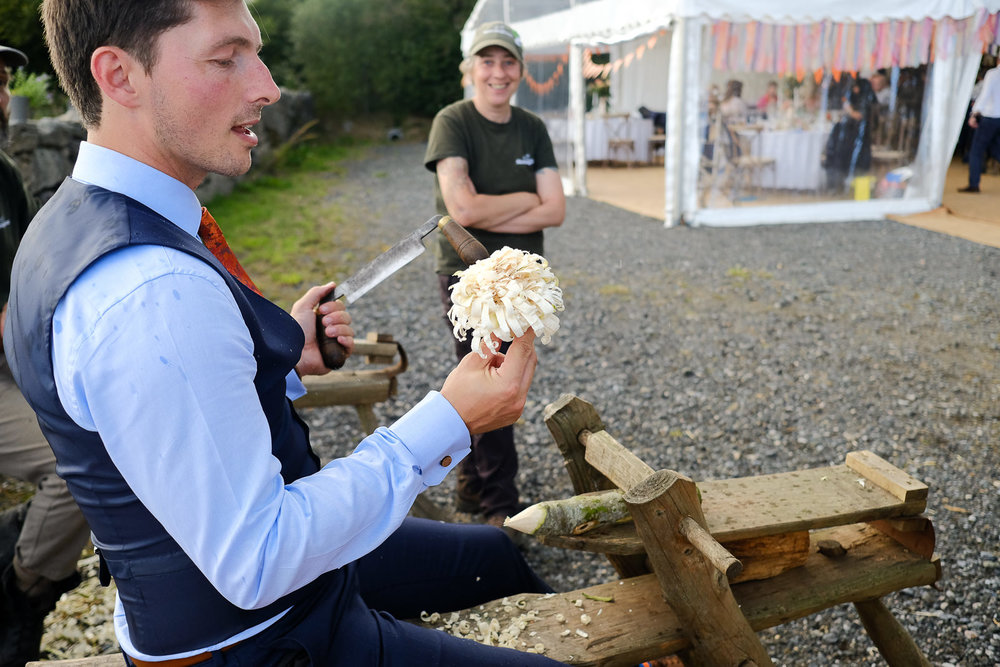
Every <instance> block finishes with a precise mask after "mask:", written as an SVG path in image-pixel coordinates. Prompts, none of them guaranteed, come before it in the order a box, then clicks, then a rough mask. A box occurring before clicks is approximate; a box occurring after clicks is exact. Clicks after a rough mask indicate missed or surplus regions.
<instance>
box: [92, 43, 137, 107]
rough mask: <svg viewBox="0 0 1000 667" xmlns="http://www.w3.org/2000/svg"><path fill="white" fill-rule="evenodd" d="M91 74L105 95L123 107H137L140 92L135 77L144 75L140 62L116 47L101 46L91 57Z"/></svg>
mask: <svg viewBox="0 0 1000 667" xmlns="http://www.w3.org/2000/svg"><path fill="white" fill-rule="evenodd" d="M90 74H91V76H93V77H94V80H95V81H96V82H97V85H98V86H99V87H100V88H101V91H102V92H103V93H104V95H105V96H106V97H107V98H108V99H110V100H112V101H114V102H117V103H118V104H120V105H122V106H123V107H128V108H132V107H135V106H136V104H137V100H138V90H137V88H136V86H135V85H134V82H133V77H135V76H137V75H143V74H144V69H143V67H142V65H141V64H139V62H138V61H137V60H136V59H135V58H133V57H132V56H130V55H129V54H128V53H126V52H125V51H123V50H122V49H120V48H118V47H116V46H101V47H99V48H97V49H96V50H95V51H94V53H93V55H92V56H91V57H90Z"/></svg>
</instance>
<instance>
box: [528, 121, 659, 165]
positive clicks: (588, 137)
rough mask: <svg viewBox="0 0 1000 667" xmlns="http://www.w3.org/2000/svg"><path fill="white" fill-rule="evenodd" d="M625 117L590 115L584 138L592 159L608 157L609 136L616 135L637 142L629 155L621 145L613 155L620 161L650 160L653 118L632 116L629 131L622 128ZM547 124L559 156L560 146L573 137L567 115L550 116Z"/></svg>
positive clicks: (588, 155)
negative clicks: (570, 135) (570, 133)
mask: <svg viewBox="0 0 1000 667" xmlns="http://www.w3.org/2000/svg"><path fill="white" fill-rule="evenodd" d="M624 123H625V119H624V118H621V117H610V118H601V117H599V116H598V117H593V118H587V120H586V125H585V129H584V142H585V146H586V151H587V160H588V161H601V160H606V159H608V139H610V138H612V137H614V136H616V135H617V136H620V137H621V138H628V139H631V140H632V141H633V142H634V145H635V150H634V151H633V153H632V155H631V156H629V153H628V151H627V150H622V149H618V150H616V151H614V152H613V153H612V155H611V157H612V158H613V159H614V160H616V161H623V162H624V161H625V160H629V159H631V160H633V161H635V162H649V138H650V137H652V136H653V121H652V119H650V118H639V117H638V116H637V117H635V118H629V119H628V127H627V132H626V131H625V130H624V129H623V128H622V125H623V124H624ZM545 125H546V127H548V129H549V137H550V138H551V139H552V144H553V146H555V147H556V153H557V155H556V157H559V154H558V152H559V150H560V148H559V146H560V145H565V144H566V143H567V142H568V141H569V127H568V123H567V121H566V118H565V117H562V116H560V117H551V116H550V117H546V118H545Z"/></svg>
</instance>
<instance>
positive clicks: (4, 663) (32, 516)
mask: <svg viewBox="0 0 1000 667" xmlns="http://www.w3.org/2000/svg"><path fill="white" fill-rule="evenodd" d="M27 63H28V58H27V57H26V56H25V55H24V54H23V53H22V52H21V51H18V50H17V49H14V48H11V47H9V46H3V45H0V138H2V140H4V141H5V140H6V136H7V127H8V125H7V121H8V116H7V114H8V110H9V109H8V107H9V105H10V89H9V88H8V83H9V80H10V75H11V70H12V69H14V68H17V67H23V66H24V65H26V64H27ZM34 214H35V202H34V198H33V197H32V196H31V194H30V193H29V192H28V191H27V189H26V188H25V185H24V180H23V179H22V177H21V173H20V171H19V170H18V167H17V164H15V162H14V160H13V159H11V157H10V156H9V155H7V154H6V153H5V152H4V151H3V150H2V149H0V333H2V332H3V330H4V325H5V323H6V319H7V294H8V293H9V291H10V271H11V265H12V264H13V261H14V253H15V252H17V246H18V244H19V243H20V240H21V237H22V236H23V235H24V232H25V230H26V229H27V228H28V223H29V222H30V221H31V217H32V216H33V215H34ZM0 473H2V474H4V475H7V476H9V477H14V478H16V479H20V480H23V481H25V482H29V483H30V484H31V485H32V486H33V487H34V489H35V492H34V494H33V495H32V497H31V499H30V500H29V501H28V502H27V503H25V504H21V505H18V506H16V507H12V508H10V509H8V510H6V511H4V512H0V667H23V665H24V663H26V662H28V661H31V660H36V659H38V656H39V653H40V644H41V641H42V631H43V628H44V622H45V617H46V616H47V615H48V613H49V612H50V611H52V610H53V609H54V608H55V606H56V602H57V601H58V600H59V597H60V596H61V595H62V594H63V593H65V592H66V591H69V590H72V589H73V588H76V586H77V584H79V583H80V574H79V572H77V569H76V564H77V561H78V560H79V559H80V553H81V552H82V551H83V548H84V547H85V546H86V545H87V542H88V540H89V539H90V528H89V527H88V526H87V521H86V519H84V518H83V514H82V513H81V512H80V508H79V507H77V505H76V502H75V501H74V500H73V496H72V495H70V492H69V489H68V488H67V487H66V482H64V481H63V480H62V479H61V478H60V477H59V476H58V475H57V474H56V457H55V455H54V454H53V453H52V448H51V447H49V443H48V442H46V441H45V436H44V435H42V432H41V430H40V429H39V427H38V420H37V419H36V418H35V413H34V411H33V410H32V409H31V407H30V406H29V405H28V404H27V403H26V402H25V400H24V397H23V396H21V392H20V390H18V388H17V385H16V384H15V383H14V378H13V377H12V376H11V373H10V369H9V368H8V367H7V357H6V354H5V353H4V350H3V346H2V345H0Z"/></svg>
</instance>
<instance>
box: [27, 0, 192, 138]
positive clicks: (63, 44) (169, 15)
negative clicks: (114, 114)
mask: <svg viewBox="0 0 1000 667" xmlns="http://www.w3.org/2000/svg"><path fill="white" fill-rule="evenodd" d="M197 1H198V0H45V1H44V2H43V3H42V21H43V23H44V26H45V41H46V43H47V44H48V47H49V55H50V57H51V58H52V64H53V66H54V67H55V70H56V73H57V74H58V75H59V81H60V83H61V84H62V87H63V90H65V91H66V93H67V94H68V95H69V97H70V99H71V100H72V101H73V104H74V105H75V106H76V108H77V110H78V111H79V112H80V115H81V116H82V117H83V122H84V125H86V126H87V127H97V126H99V125H100V123H101V90H100V88H99V87H98V85H97V82H96V81H94V77H93V76H91V74H90V58H91V56H92V55H93V53H94V51H95V50H96V49H98V48H99V47H101V46H116V47H118V48H120V49H122V50H124V51H125V52H127V53H129V54H130V55H132V56H133V57H134V58H135V59H136V60H138V61H139V63H140V64H141V65H142V66H143V68H144V69H145V70H146V72H149V71H150V70H152V68H153V65H154V64H155V62H156V45H157V41H158V38H159V36H160V35H161V34H162V33H164V32H166V31H167V30H169V29H171V28H174V27H176V26H178V25H181V24H184V23H187V22H188V21H190V20H191V17H192V15H193V5H194V3H195V2H197Z"/></svg>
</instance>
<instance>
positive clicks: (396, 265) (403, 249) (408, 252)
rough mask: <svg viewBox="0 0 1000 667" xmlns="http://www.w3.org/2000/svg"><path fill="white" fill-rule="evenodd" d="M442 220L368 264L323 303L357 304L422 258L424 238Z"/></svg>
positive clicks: (435, 219)
mask: <svg viewBox="0 0 1000 667" xmlns="http://www.w3.org/2000/svg"><path fill="white" fill-rule="evenodd" d="M440 220H441V216H440V215H435V216H434V217H432V218H431V219H429V220H428V221H427V222H425V223H424V224H422V225H420V226H419V227H417V228H416V229H415V230H413V231H412V232H410V233H409V234H407V235H406V236H404V237H403V238H402V239H400V241H399V242H398V243H396V245H394V246H392V247H391V248H389V249H388V250H386V251H385V252H383V253H382V254H381V255H379V256H378V257H376V258H375V259H373V260H372V261H370V262H368V263H367V264H365V265H364V266H363V267H361V269H360V270H358V272H357V273H355V274H354V275H353V276H351V277H350V278H348V279H347V280H345V281H344V282H342V283H339V284H338V285H337V287H336V288H334V290H333V294H332V295H330V297H329V298H325V299H323V302H326V301H332V300H335V299H339V298H340V297H344V300H346V301H347V303H354V302H355V301H356V300H357V299H358V298H360V297H361V296H362V295H363V294H365V293H366V292H368V291H369V290H370V289H372V288H373V287H375V286H376V285H378V284H379V283H381V282H382V281H383V280H385V279H386V278H388V277H389V276H391V275H392V274H394V273H395V272H396V271H399V270H400V269H401V268H403V267H404V266H406V265H407V264H409V263H410V262H412V261H413V260H414V259H416V258H417V257H419V256H420V255H421V254H422V253H423V252H424V250H425V248H424V243H423V240H424V237H425V236H427V235H428V234H430V233H431V232H433V231H434V230H435V229H437V227H438V221H440Z"/></svg>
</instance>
